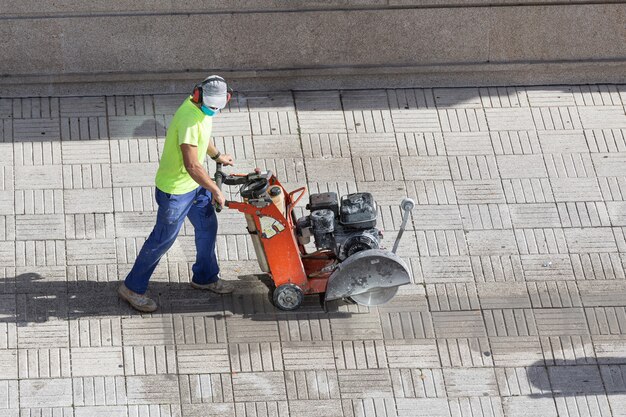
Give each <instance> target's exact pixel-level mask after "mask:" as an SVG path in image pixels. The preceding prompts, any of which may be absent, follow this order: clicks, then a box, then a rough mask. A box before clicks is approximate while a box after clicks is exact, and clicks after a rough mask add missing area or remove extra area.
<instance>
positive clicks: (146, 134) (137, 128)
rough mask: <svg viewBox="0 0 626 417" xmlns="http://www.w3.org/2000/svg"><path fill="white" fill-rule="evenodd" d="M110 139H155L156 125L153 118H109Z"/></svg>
mask: <svg viewBox="0 0 626 417" xmlns="http://www.w3.org/2000/svg"><path fill="white" fill-rule="evenodd" d="M108 121H109V134H110V137H111V139H113V140H116V139H132V138H156V134H157V123H156V120H155V118H154V117H149V116H148V117H146V116H109V117H108Z"/></svg>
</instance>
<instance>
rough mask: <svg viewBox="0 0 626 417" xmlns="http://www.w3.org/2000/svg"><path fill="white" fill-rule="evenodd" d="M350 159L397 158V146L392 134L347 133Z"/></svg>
mask: <svg viewBox="0 0 626 417" xmlns="http://www.w3.org/2000/svg"><path fill="white" fill-rule="evenodd" d="M348 141H349V144H350V154H351V155H352V157H366V156H398V155H399V152H398V146H397V145H396V137H395V135H394V134H393V133H349V134H348Z"/></svg>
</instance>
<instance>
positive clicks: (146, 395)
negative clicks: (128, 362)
mask: <svg viewBox="0 0 626 417" xmlns="http://www.w3.org/2000/svg"><path fill="white" fill-rule="evenodd" d="M126 390H127V395H128V404H129V405H141V404H179V403H180V393H179V390H178V377H176V376H175V375H150V376H129V377H126Z"/></svg>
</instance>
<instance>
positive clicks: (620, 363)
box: [527, 357, 626, 398]
mask: <svg viewBox="0 0 626 417" xmlns="http://www.w3.org/2000/svg"><path fill="white" fill-rule="evenodd" d="M576 361H577V362H578V363H567V362H566V363H564V364H557V365H545V363H544V362H543V361H537V362H535V363H533V364H532V365H531V366H530V367H528V371H527V375H528V381H529V383H530V385H531V387H530V388H531V391H532V393H531V395H530V396H531V397H535V398H543V397H547V398H552V397H554V396H559V397H575V396H585V395H617V394H624V393H626V357H603V358H593V357H587V358H578V359H577V360H576Z"/></svg>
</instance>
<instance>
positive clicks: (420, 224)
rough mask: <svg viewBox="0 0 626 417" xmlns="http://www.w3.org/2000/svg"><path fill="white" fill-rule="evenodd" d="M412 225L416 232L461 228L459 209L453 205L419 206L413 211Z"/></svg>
mask: <svg viewBox="0 0 626 417" xmlns="http://www.w3.org/2000/svg"><path fill="white" fill-rule="evenodd" d="M412 213H413V216H414V217H413V218H414V220H413V224H414V226H415V229H417V230H420V229H422V230H440V229H460V228H462V223H461V215H460V213H459V208H458V207H457V206H453V205H444V206H440V205H419V206H416V207H415V208H414V209H413V211H412Z"/></svg>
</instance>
